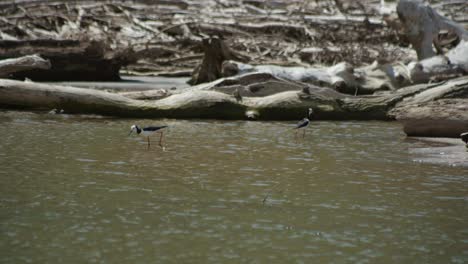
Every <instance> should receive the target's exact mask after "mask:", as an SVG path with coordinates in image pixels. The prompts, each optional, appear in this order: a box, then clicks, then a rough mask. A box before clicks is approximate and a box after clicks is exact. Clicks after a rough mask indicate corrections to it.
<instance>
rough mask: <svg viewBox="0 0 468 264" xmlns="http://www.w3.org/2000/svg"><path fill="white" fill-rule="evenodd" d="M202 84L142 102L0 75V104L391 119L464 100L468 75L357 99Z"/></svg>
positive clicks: (121, 112)
mask: <svg viewBox="0 0 468 264" xmlns="http://www.w3.org/2000/svg"><path fill="white" fill-rule="evenodd" d="M217 82H218V83H219V81H217ZM213 87H214V85H212V86H211V87H208V89H210V88H213ZM199 88H200V89H199V90H190V91H186V92H182V93H178V94H173V95H170V96H168V97H165V98H163V99H160V100H155V101H143V100H135V99H130V98H127V97H125V96H123V95H119V94H115V93H109V92H105V91H96V90H91V89H82V88H75V87H66V86H54V85H46V84H38V83H33V82H20V81H14V80H5V79H0V105H2V106H3V107H15V108H22V109H30V110H41V109H42V110H49V109H53V108H57V109H64V110H65V111H66V112H69V113H93V114H101V115H112V116H132V117H173V118H219V119H247V118H255V119H259V120H271V119H276V120H289V119H293V120H296V119H298V118H301V117H302V115H303V112H304V109H307V108H309V107H312V108H313V109H314V112H315V115H314V119H336V120H349V119H361V120H369V119H378V120H390V119H392V118H394V117H396V118H397V119H399V118H400V117H399V115H398V114H397V113H398V112H396V113H392V112H391V113H392V114H389V111H390V110H392V109H393V108H395V107H397V108H398V109H404V107H411V106H412V105H414V104H416V103H417V104H422V103H427V102H430V101H433V100H434V99H436V98H458V99H463V98H465V97H464V96H466V94H468V77H462V78H459V79H454V80H450V81H447V82H445V83H443V84H439V85H436V84H419V85H415V86H410V87H406V88H403V89H400V90H398V91H396V92H388V93H383V94H381V95H370V96H357V97H355V96H345V95H343V94H341V93H337V92H334V91H333V90H331V89H329V88H320V87H316V88H315V89H308V90H307V91H305V90H301V91H286V92H281V93H275V94H273V95H270V96H264V97H245V98H243V100H242V101H239V100H236V98H235V97H234V96H233V95H229V94H225V93H221V92H217V91H210V90H206V88H207V87H206V86H205V87H204V86H199ZM428 94H429V95H430V96H427V95H428ZM465 100H466V99H465ZM461 102H463V100H461ZM460 111H466V110H464V109H460ZM249 113H254V114H249ZM460 121H462V122H467V121H468V120H464V119H461V120H460Z"/></svg>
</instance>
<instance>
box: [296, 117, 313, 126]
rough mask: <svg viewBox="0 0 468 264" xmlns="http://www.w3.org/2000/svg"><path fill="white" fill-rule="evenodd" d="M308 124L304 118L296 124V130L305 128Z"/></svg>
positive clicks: (307, 120)
mask: <svg viewBox="0 0 468 264" xmlns="http://www.w3.org/2000/svg"><path fill="white" fill-rule="evenodd" d="M309 122H310V121H309V119H307V118H304V119H302V120H301V121H300V122H299V123H297V125H296V128H303V127H306V126H307V125H308V124H309Z"/></svg>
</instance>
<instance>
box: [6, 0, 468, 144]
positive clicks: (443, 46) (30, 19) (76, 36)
mask: <svg viewBox="0 0 468 264" xmlns="http://www.w3.org/2000/svg"><path fill="white" fill-rule="evenodd" d="M9 2H10V3H9ZM11 2H14V1H7V2H5V3H3V2H2V3H1V4H0V5H4V7H5V8H4V9H3V10H7V11H3V12H5V13H4V14H3V15H4V16H3V17H4V18H2V19H0V37H1V38H2V39H3V40H2V41H0V56H3V57H8V56H6V55H8V54H15V53H14V52H12V50H14V49H11V48H9V47H10V46H11V45H13V46H15V45H17V47H28V49H23V48H19V49H17V51H18V50H19V51H23V50H30V51H33V50H35V49H34V46H35V45H38V43H41V41H44V40H41V39H43V38H48V41H50V42H52V43H67V42H66V41H71V42H70V43H67V44H63V45H61V44H57V45H55V46H54V47H55V48H57V47H58V48H59V49H60V48H63V49H64V50H68V51H70V52H68V53H67V54H78V55H77V56H76V57H78V58H83V60H84V62H83V61H80V60H79V59H78V60H76V61H73V60H71V63H68V64H61V61H60V55H61V54H62V53H60V52H56V51H57V50H55V52H50V49H49V48H47V49H41V48H37V47H39V46H40V45H39V46H36V48H37V49H36V50H40V51H44V52H38V53H40V54H41V55H42V54H45V55H44V57H45V58H46V59H50V62H51V65H52V69H49V70H45V69H44V68H40V69H38V70H36V72H31V71H29V72H26V73H27V74H26V73H25V72H24V71H22V72H21V74H22V75H21V74H20V73H18V74H17V73H14V74H17V75H16V77H18V76H24V77H28V78H29V77H30V76H32V79H33V80H34V79H40V77H43V76H44V74H45V72H48V73H52V75H57V72H55V73H54V71H60V70H62V72H60V74H61V75H60V76H67V78H71V76H72V75H66V73H65V72H73V71H77V72H79V76H88V77H89V76H91V77H92V76H93V74H95V75H98V76H106V78H108V79H114V78H115V77H116V76H118V69H119V68H120V67H123V66H125V70H126V71H127V72H129V73H140V74H141V73H143V72H146V73H148V72H153V73H156V72H157V73H159V74H168V75H187V74H191V75H192V80H191V82H192V84H198V83H201V84H199V85H196V86H193V87H191V88H189V89H186V90H183V91H175V92H173V91H161V90H158V91H155V92H154V94H152V93H151V92H147V93H146V94H145V95H141V94H136V93H125V94H120V95H119V94H112V93H108V92H102V91H94V90H84V89H79V88H73V87H64V86H50V85H45V84H37V83H31V82H17V81H11V80H0V103H1V104H3V105H9V106H14V107H24V108H32V109H40V108H44V109H47V108H63V109H65V110H66V111H68V112H71V113H73V112H75V113H80V112H85V113H97V114H108V115H120V116H152V117H183V118H186V117H209V118H235V119H242V118H254V119H297V118H299V117H301V115H302V114H301V113H303V109H304V108H307V107H312V108H314V110H316V111H314V112H315V113H316V114H315V116H314V118H316V119H394V118H396V119H400V120H403V121H405V123H406V124H407V125H406V131H407V132H408V134H425V135H446V136H454V135H456V133H459V132H460V130H465V129H466V130H468V106H467V96H468V79H467V78H468V77H462V76H464V75H466V74H467V73H468V56H467V54H468V42H467V41H466V40H467V33H466V30H465V28H464V26H463V24H457V23H454V22H453V20H455V21H456V20H459V19H460V15H459V13H460V12H461V13H462V15H463V14H464V12H463V10H462V11H456V8H460V5H461V6H463V5H464V3H462V2H460V3H459V2H456V1H455V2H451V3H444V2H442V3H441V4H439V5H437V6H436V7H437V10H439V12H444V10H449V11H450V12H451V13H448V14H449V15H450V19H446V18H444V17H442V16H440V15H439V13H438V12H437V11H436V9H433V8H431V7H428V6H426V5H423V4H421V3H419V2H418V1H416V0H412V1H410V0H401V1H400V2H399V3H398V8H397V6H396V3H395V4H393V6H392V5H390V6H380V5H378V3H377V1H368V2H367V3H366V4H365V5H363V4H359V1H353V2H345V1H338V0H335V1H285V0H275V1H262V0H244V1H240V0H239V1H208V0H206V1H198V2H196V3H192V2H189V1H182V0H180V1H163V0H160V1H151V3H152V4H151V5H149V4H147V3H145V2H147V1H128V2H127V1H118V2H117V1H106V2H105V3H94V2H90V1H78V4H73V5H71V4H67V3H64V2H63V1H50V2H47V4H43V1H21V2H23V3H22V4H18V5H14V4H11ZM389 10H393V11H398V13H395V12H390V13H389ZM454 10H455V11H454ZM324 13H327V14H329V15H331V16H324V15H323V14H324ZM461 19H462V21H461V22H463V17H461ZM464 22H466V21H464ZM2 23H3V24H2ZM36 39H37V40H36ZM64 39H73V40H64ZM72 42H73V43H75V44H74V45H76V47H75V46H73V43H72ZM2 43H3V44H2ZM5 43H7V44H5ZM12 43H13V44H12ZM31 43H33V44H31ZM410 43H411V46H412V48H414V50H413V49H411V48H410V47H409V46H408V45H409V44H410ZM68 44H70V45H71V46H68ZM8 45H10V46H8ZM52 46H53V45H52ZM433 46H434V47H435V49H434V50H433V49H432V47H433ZM1 47H6V48H3V49H2V48H1ZM96 47H98V48H96ZM46 51H48V52H49V53H47V52H46ZM71 51H73V52H75V53H73V52H71ZM436 52H437V53H438V54H437V55H436ZM46 54H47V55H46ZM72 57H73V56H72ZM82 62H83V63H82ZM371 63H372V64H371ZM54 65H60V67H58V68H55V69H54ZM70 65H71V66H73V65H75V67H71V66H70ZM84 65H87V66H88V67H86V66H85V67H83V66H84ZM90 65H91V66H92V67H90ZM288 66H293V67H288ZM0 67H1V65H0ZM67 67H70V68H67ZM89 69H92V70H89ZM0 70H1V69H0ZM100 71H107V72H103V73H100ZM33 73H34V74H33ZM140 93H141V92H140ZM149 93H151V94H149ZM363 94H371V95H363ZM141 98H147V99H148V98H151V100H141ZM155 99H156V100H155ZM414 109H419V110H417V111H413V110H414ZM440 109H442V110H444V109H445V110H444V111H443V112H447V113H451V114H447V113H442V114H441V113H440V111H439V110H440ZM421 112H426V114H421ZM414 120H418V121H421V122H423V123H424V124H423V125H421V124H422V123H421V122H419V123H418V122H413V121H414ZM442 123H443V124H444V125H438V126H437V127H436V128H434V126H431V125H430V124H442ZM414 124H419V127H425V128H424V129H419V130H418V129H411V126H412V125H414Z"/></svg>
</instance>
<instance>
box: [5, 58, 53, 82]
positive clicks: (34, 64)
mask: <svg viewBox="0 0 468 264" xmlns="http://www.w3.org/2000/svg"><path fill="white" fill-rule="evenodd" d="M50 67H51V65H50V61H48V60H44V59H43V58H41V57H39V56H37V55H29V56H23V57H19V58H14V59H6V60H0V78H2V77H8V76H9V75H10V74H12V73H18V72H22V71H28V70H35V69H42V70H48V69H50Z"/></svg>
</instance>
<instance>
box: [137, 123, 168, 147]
mask: <svg viewBox="0 0 468 264" xmlns="http://www.w3.org/2000/svg"><path fill="white" fill-rule="evenodd" d="M166 127H167V126H149V127H144V128H140V127H139V126H137V125H133V126H131V127H130V133H129V134H128V135H129V136H130V134H132V132H133V131H136V133H137V134H138V135H141V136H144V137H146V138H147V140H148V149H149V148H150V145H151V143H150V136H151V135H153V134H156V133H160V134H161V136H160V137H159V146H160V147H161V148H163V150H164V149H165V148H164V146H163V145H162V138H163V131H162V129H163V128H166Z"/></svg>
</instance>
